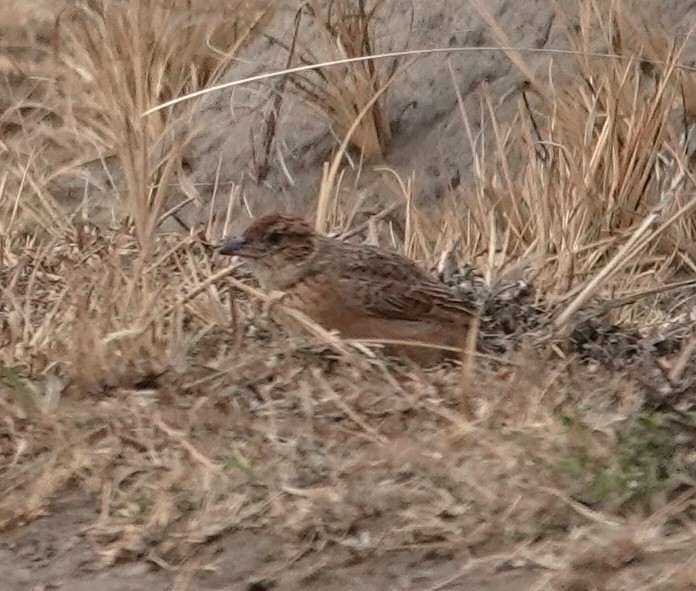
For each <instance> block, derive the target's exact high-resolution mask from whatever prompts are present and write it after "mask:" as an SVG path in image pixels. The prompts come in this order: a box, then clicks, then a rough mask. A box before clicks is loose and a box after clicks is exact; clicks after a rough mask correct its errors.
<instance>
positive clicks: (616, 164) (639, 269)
mask: <svg viewBox="0 0 696 591" xmlns="http://www.w3.org/2000/svg"><path fill="white" fill-rule="evenodd" d="M612 6H613V9H612V10H611V11H609V12H608V13H607V12H605V11H601V10H600V9H599V8H598V5H597V4H596V3H592V2H583V3H581V14H580V18H579V23H580V25H579V27H578V28H577V29H575V30H574V29H573V28H572V27H571V26H570V25H569V26H568V38H569V42H570V45H571V47H573V48H574V49H575V50H576V51H578V52H579V53H578V55H577V63H576V65H575V67H574V68H572V69H570V70H568V68H567V67H565V66H564V68H563V69H553V70H549V71H550V72H552V74H551V77H550V78H549V80H548V82H547V83H546V84H544V85H542V86H540V83H539V81H538V80H531V81H530V82H531V87H530V88H531V89H532V91H531V92H529V91H527V92H526V93H525V94H524V97H521V98H520V100H519V112H518V115H517V118H516V121H515V123H514V124H513V125H509V126H508V125H505V126H504V125H502V124H501V123H500V122H498V121H497V119H496V106H495V104H494V102H493V98H492V97H491V96H489V95H484V97H483V99H482V106H481V108H482V109H483V110H485V111H486V112H487V113H488V114H489V116H490V119H491V125H490V126H489V129H488V130H487V132H486V133H487V134H489V137H488V138H476V137H473V136H470V137H471V142H472V145H474V146H475V149H476V152H477V154H478V158H477V162H476V164H475V171H476V175H477V178H478V186H477V188H476V189H475V191H474V192H464V193H462V194H459V195H456V196H455V197H454V201H455V207H457V211H460V210H461V209H462V208H461V206H460V204H466V206H468V208H469V209H468V211H467V212H466V213H461V214H459V215H456V216H455V217H454V219H453V220H452V223H453V224H455V225H456V228H455V230H453V232H457V233H458V232H461V233H462V235H463V237H464V242H465V243H466V244H468V245H469V249H470V254H472V255H474V254H477V253H478V252H480V251H481V250H483V249H487V248H489V247H491V246H492V247H493V248H494V249H496V250H497V252H498V254H499V260H503V261H507V260H510V259H512V260H518V259H519V258H527V259H528V260H530V261H531V262H532V264H533V265H534V266H535V267H536V268H538V269H540V281H542V284H544V285H546V286H547V288H548V289H550V290H553V291H556V292H559V293H566V292H568V291H569V290H571V289H573V288H576V287H577V286H582V285H583V284H584V283H585V282H586V281H588V280H590V279H591V278H592V277H593V276H594V275H595V274H596V273H597V272H598V271H599V270H600V269H602V268H603V267H604V266H605V265H607V263H608V262H609V261H612V259H613V257H614V256H615V255H616V254H617V253H618V252H620V251H621V249H622V247H624V246H626V245H627V244H628V245H629V248H628V249H627V252H626V253H622V254H623V255H624V256H623V258H622V259H621V260H619V261H614V263H615V266H613V267H612V268H611V272H612V273H618V275H619V277H618V278H613V279H612V281H611V285H612V286H613V289H616V288H617V287H619V286H621V287H622V288H624V289H633V288H636V287H638V286H644V285H645V284H646V279H647V283H648V284H649V283H650V282H652V281H654V279H655V278H657V280H658V281H660V280H662V281H664V280H666V279H668V278H669V277H671V276H672V275H673V274H674V273H676V272H678V271H679V270H680V269H683V268H687V269H693V252H692V251H693V249H692V246H691V245H692V244H693V240H694V235H693V231H692V228H691V224H692V219H693V216H692V215H691V207H692V206H691V205H690V202H689V197H688V196H689V191H690V187H691V183H692V179H691V177H690V172H688V171H689V166H688V163H689V159H690V156H691V155H690V153H689V152H688V149H687V142H686V138H687V137H688V135H689V134H690V133H691V132H692V128H693V119H692V112H691V109H690V108H689V105H690V104H691V103H692V102H693V100H694V98H693V97H692V96H691V94H692V93H693V81H692V80H691V77H692V75H693V74H692V73H691V72H686V71H682V70H680V69H678V68H677V67H676V65H677V64H678V63H679V62H680V60H681V58H682V55H681V48H680V46H678V45H672V44H671V43H668V42H667V40H668V36H667V34H666V33H665V34H661V33H653V34H652V35H651V36H649V37H648V36H647V34H646V33H645V32H644V31H642V30H640V29H639V28H638V27H637V26H636V25H635V24H634V23H633V21H632V20H631V19H630V17H629V16H628V15H627V14H626V13H625V12H624V11H623V10H622V9H621V4H620V3H619V4H617V5H616V6H614V5H612ZM560 16H562V15H560ZM598 34H599V39H598ZM499 36H500V39H499V41H500V42H501V43H503V44H505V42H506V41H507V39H506V38H505V37H504V36H502V35H499ZM626 40H630V44H629V43H628V42H627V41H626ZM598 42H599V43H604V47H603V48H604V50H610V51H612V53H615V54H616V55H618V56H620V57H618V58H616V59H608V58H602V59H597V58H588V57H586V54H587V53H588V52H591V51H593V49H596V45H595V44H596V43H598ZM621 56H623V57H630V56H641V57H643V58H644V59H646V60H653V61H654V62H658V63H659V64H661V65H660V66H655V65H653V66H650V65H648V64H647V63H646V62H641V61H640V60H639V59H628V60H627V59H621ZM521 60H522V57H521V56H519V55H517V56H515V63H516V65H519V67H520V70H521V71H522V72H523V73H527V72H529V71H530V69H531V68H530V67H529V66H526V65H525V64H524V63H523V61H522V63H520V62H521ZM523 99H524V100H523ZM685 107H686V108H685ZM463 118H464V123H465V125H467V129H470V124H469V122H468V121H467V120H466V115H465V114H464V112H463ZM465 191H467V189H465ZM649 214H655V217H654V218H653V219H652V220H651V222H652V224H651V226H654V228H653V229H652V230H651V231H649V232H648V235H647V236H646V235H645V233H646V231H648V228H646V227H644V226H643V225H644V224H645V222H646V219H647V217H648V215H649ZM663 222H664V224H663ZM604 279H605V280H603V281H602V282H601V285H600V286H599V288H598V289H595V292H596V291H598V290H599V291H601V290H602V289H604V288H606V287H607V283H608V282H607V279H609V277H606V278H604ZM623 280H625V281H623Z"/></svg>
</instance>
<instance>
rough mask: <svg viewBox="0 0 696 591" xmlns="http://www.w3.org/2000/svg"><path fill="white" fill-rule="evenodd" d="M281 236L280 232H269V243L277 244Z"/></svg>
mask: <svg viewBox="0 0 696 591" xmlns="http://www.w3.org/2000/svg"><path fill="white" fill-rule="evenodd" d="M282 238H283V236H282V235H281V233H280V232H271V233H270V234H269V235H268V242H269V243H270V244H278V243H279V242H280V241H281V239H282Z"/></svg>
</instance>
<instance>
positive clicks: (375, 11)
mask: <svg viewBox="0 0 696 591" xmlns="http://www.w3.org/2000/svg"><path fill="white" fill-rule="evenodd" d="M382 3H383V0H372V1H370V0H357V1H355V2H351V1H349V0H331V1H330V2H318V1H314V0H313V1H311V2H309V3H307V12H308V14H306V15H304V22H303V21H302V20H300V21H299V24H300V26H299V27H298V31H297V34H298V35H302V33H306V34H305V35H303V36H301V37H300V38H299V41H298V43H297V49H296V52H297V54H298V56H297V58H298V59H299V61H300V63H302V64H311V63H318V62H321V61H340V60H343V59H351V58H357V57H361V56H369V55H373V54H374V53H376V52H377V51H378V49H377V48H376V47H375V39H376V38H378V33H377V32H376V31H378V30H379V27H380V19H379V11H380V5H381V4H382ZM301 16H302V14H301V13H300V14H299V15H298V17H301ZM303 25H304V26H303ZM303 29H305V30H303ZM305 37H308V38H309V39H313V40H314V43H312V44H311V45H310V44H308V43H306V42H304V43H303V41H302V39H303V38H305ZM293 47H294V45H293ZM396 68H397V66H396V62H395V61H392V63H391V64H390V65H388V66H387V67H386V68H383V67H381V66H378V65H377V64H376V63H375V62H374V61H369V60H368V61H364V62H360V61H358V62H353V63H350V64H346V65H345V66H342V67H335V68H329V69H326V70H317V71H316V72H312V73H310V74H308V75H306V76H302V77H293V78H291V79H290V82H291V84H292V85H293V87H294V88H295V89H296V91H297V92H299V95H300V96H301V97H302V98H303V99H304V100H305V101H306V102H307V104H308V105H310V106H312V107H313V108H316V109H318V110H319V111H320V113H321V114H322V115H324V116H325V117H326V118H327V119H328V121H329V123H330V125H331V127H332V130H333V132H334V133H335V134H336V136H337V137H338V138H340V139H343V138H344V137H346V136H349V137H350V140H349V141H350V145H351V146H353V147H354V148H356V149H357V150H358V151H359V153H360V155H361V157H362V158H364V160H365V161H367V162H379V161H381V160H382V159H383V158H384V156H385V154H386V150H387V147H388V144H389V139H390V137H391V127H390V120H389V115H388V113H387V106H386V98H387V97H386V95H385V94H384V90H383V89H384V86H385V85H388V84H389V80H390V79H391V78H392V77H393V76H394V74H395V72H396ZM376 95H379V96H376ZM363 111H364V112H363ZM356 120H357V123H356ZM354 123H356V125H355V129H354V130H353V131H352V132H351V133H350V134H349V133H348V131H349V130H350V129H351V127H353V125H354Z"/></svg>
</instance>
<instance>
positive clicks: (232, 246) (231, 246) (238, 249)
mask: <svg viewBox="0 0 696 591" xmlns="http://www.w3.org/2000/svg"><path fill="white" fill-rule="evenodd" d="M245 246H246V241H245V240H244V238H233V239H232V240H228V241H227V242H225V244H223V245H222V246H221V247H220V251H219V252H220V254H226V255H230V256H232V255H238V256H244V255H245V254H246V253H245V251H244V247H245Z"/></svg>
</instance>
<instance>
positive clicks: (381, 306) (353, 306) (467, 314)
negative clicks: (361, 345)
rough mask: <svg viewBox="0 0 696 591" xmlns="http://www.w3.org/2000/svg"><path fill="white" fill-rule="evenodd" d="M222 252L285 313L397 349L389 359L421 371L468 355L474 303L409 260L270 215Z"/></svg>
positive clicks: (389, 349)
mask: <svg viewBox="0 0 696 591" xmlns="http://www.w3.org/2000/svg"><path fill="white" fill-rule="evenodd" d="M220 252H221V253H222V254H224V255H237V256H239V257H242V258H243V259H245V260H246V261H247V262H248V263H249V265H250V269H251V271H252V273H253V274H254V276H255V277H256V279H257V280H258V281H259V284H260V285H261V287H262V288H263V289H265V290H273V291H282V292H284V293H285V296H284V298H283V303H284V304H285V305H287V306H291V307H293V308H296V309H298V310H300V311H301V312H303V313H304V314H306V315H307V316H309V318H311V319H312V320H313V321H314V322H316V323H317V324H320V325H321V326H323V327H324V328H326V329H328V330H336V331H338V332H339V333H340V334H341V336H342V337H344V338H348V339H362V340H379V341H382V342H387V341H389V342H392V346H387V348H386V350H387V353H389V354H398V355H406V356H407V357H410V358H411V359H413V360H415V361H418V362H420V363H431V362H434V361H437V360H439V358H441V357H442V352H443V350H444V351H447V350H449V349H448V348H450V349H451V348H459V349H461V348H463V347H464V346H465V343H466V339H467V333H468V329H469V327H470V326H471V323H472V320H473V318H474V317H475V314H474V312H473V311H472V310H471V308H470V304H469V303H468V302H466V301H464V300H463V299H461V298H460V297H458V296H457V295H456V294H455V293H454V292H453V291H452V290H450V289H449V288H448V287H447V286H446V285H444V284H442V283H440V282H439V281H437V280H435V279H433V278H431V277H430V276H429V275H428V274H427V273H426V272H425V271H423V270H422V269H421V268H420V267H419V266H418V265H417V264H416V263H415V262H414V261H412V260H411V259H408V258H406V257H404V256H402V255H400V254H398V253H397V252H393V251H390V250H386V249H382V248H378V247H375V246H367V245H358V244H352V243H349V242H344V241H341V240H339V239H336V238H331V237H329V236H324V235H322V234H319V233H317V232H315V231H314V229H313V228H312V227H311V226H310V225H309V224H308V223H307V222H306V221H305V220H303V219H302V218H299V217H293V216H287V215H281V214H279V213H271V214H268V215H265V216H263V217H261V218H259V219H257V220H256V221H254V222H253V223H252V224H251V225H250V226H249V227H248V228H247V229H246V230H245V231H244V233H243V235H242V236H241V237H240V238H235V239H232V240H229V241H227V242H226V243H224V244H223V245H222V247H221V248H220ZM394 341H397V342H398V343H397V344H394ZM406 343H409V344H406ZM427 345H429V346H427ZM443 347H444V349H443ZM438 348H440V349H438Z"/></svg>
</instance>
